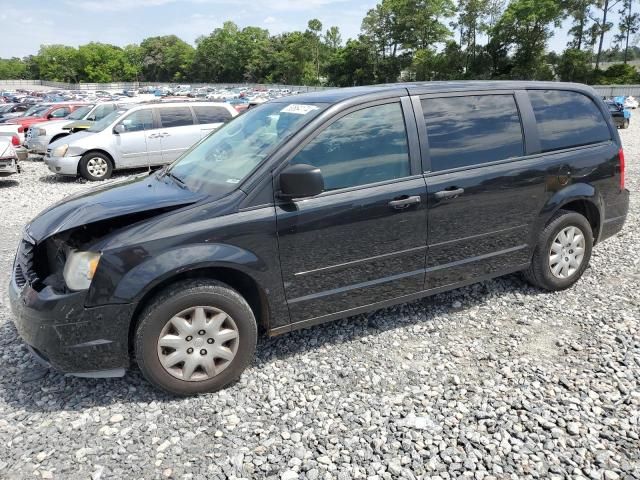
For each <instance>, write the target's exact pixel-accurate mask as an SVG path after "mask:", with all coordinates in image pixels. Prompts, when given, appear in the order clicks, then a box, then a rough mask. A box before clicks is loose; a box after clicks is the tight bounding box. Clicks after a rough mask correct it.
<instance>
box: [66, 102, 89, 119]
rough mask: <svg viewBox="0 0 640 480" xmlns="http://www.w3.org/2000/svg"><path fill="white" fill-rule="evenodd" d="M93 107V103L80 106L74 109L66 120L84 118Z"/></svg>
mask: <svg viewBox="0 0 640 480" xmlns="http://www.w3.org/2000/svg"><path fill="white" fill-rule="evenodd" d="M92 109H93V105H87V106H85V107H80V108H78V109H77V110H74V111H73V113H72V114H71V115H69V116H68V117H67V118H66V120H82V119H83V118H84V117H86V116H87V113H89V112H90V111H91V110H92Z"/></svg>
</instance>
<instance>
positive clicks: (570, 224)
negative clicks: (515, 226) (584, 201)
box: [525, 210, 593, 291]
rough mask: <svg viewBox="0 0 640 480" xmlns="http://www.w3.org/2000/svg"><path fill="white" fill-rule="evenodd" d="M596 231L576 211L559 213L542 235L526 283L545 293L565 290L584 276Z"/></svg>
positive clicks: (527, 273) (526, 275)
mask: <svg viewBox="0 0 640 480" xmlns="http://www.w3.org/2000/svg"><path fill="white" fill-rule="evenodd" d="M592 247H593V232H592V230H591V225H590V224H589V222H588V220H587V219H586V218H585V217H584V216H582V215H580V214H579V213H576V212H570V211H566V210H560V211H559V212H558V213H557V214H556V215H555V216H554V217H553V218H552V219H551V221H550V222H549V223H548V225H547V226H546V227H545V229H544V230H543V231H542V232H540V235H539V236H538V242H537V244H536V247H535V251H534V253H533V258H532V260H531V265H530V267H529V269H528V270H527V271H525V277H526V278H527V280H528V281H529V282H530V283H532V284H533V285H536V286H538V287H540V288H544V289H546V290H554V291H555V290H564V289H565V288H569V287H570V286H571V285H573V284H574V283H576V282H577V281H578V279H579V278H580V277H581V276H582V274H583V273H584V271H585V269H586V268H587V266H588V264H589V259H590V258H591V249H592Z"/></svg>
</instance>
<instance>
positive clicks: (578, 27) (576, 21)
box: [566, 0, 595, 50]
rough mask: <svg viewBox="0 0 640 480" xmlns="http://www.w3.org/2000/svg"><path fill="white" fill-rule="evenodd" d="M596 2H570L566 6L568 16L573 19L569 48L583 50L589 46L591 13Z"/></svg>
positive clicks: (580, 0) (577, 0) (591, 0)
mask: <svg viewBox="0 0 640 480" xmlns="http://www.w3.org/2000/svg"><path fill="white" fill-rule="evenodd" d="M594 3H595V2H594V0H568V1H567V4H566V8H567V14H568V15H569V16H570V17H571V18H572V19H573V23H572V24H571V28H570V29H569V31H568V32H567V33H568V35H569V36H570V37H571V40H570V41H569V43H568V45H567V46H568V47H569V48H571V49H576V50H582V49H583V48H584V47H585V46H586V45H588V44H589V38H590V32H589V27H590V22H591V20H590V18H589V13H590V10H591V7H592V6H593V5H594Z"/></svg>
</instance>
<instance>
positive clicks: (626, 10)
mask: <svg viewBox="0 0 640 480" xmlns="http://www.w3.org/2000/svg"><path fill="white" fill-rule="evenodd" d="M632 6H633V0H623V2H622V8H621V9H620V10H619V11H618V13H619V14H620V24H619V25H618V29H619V31H620V33H619V34H618V35H616V36H615V42H616V43H618V45H621V44H624V60H623V62H624V63H625V64H626V63H627V60H628V56H629V36H630V35H631V34H635V33H637V32H638V29H639V28H640V15H638V14H637V13H632V11H631V8H632Z"/></svg>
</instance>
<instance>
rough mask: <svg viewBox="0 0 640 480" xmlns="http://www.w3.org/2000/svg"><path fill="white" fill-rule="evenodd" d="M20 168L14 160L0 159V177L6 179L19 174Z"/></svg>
mask: <svg viewBox="0 0 640 480" xmlns="http://www.w3.org/2000/svg"><path fill="white" fill-rule="evenodd" d="M19 172H20V167H18V162H17V161H16V159H15V158H0V177H7V176H9V175H13V174H14V173H19Z"/></svg>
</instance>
